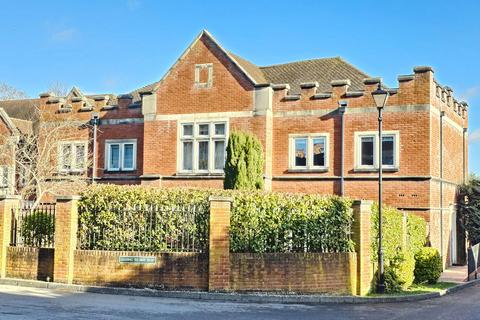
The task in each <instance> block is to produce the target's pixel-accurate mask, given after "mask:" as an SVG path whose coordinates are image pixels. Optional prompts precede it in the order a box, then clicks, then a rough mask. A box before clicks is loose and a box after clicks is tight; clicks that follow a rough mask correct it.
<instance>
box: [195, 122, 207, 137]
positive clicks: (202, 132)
mask: <svg viewBox="0 0 480 320" xmlns="http://www.w3.org/2000/svg"><path fill="white" fill-rule="evenodd" d="M208 127H209V125H208V124H200V125H198V135H200V136H208V133H209V130H208Z"/></svg>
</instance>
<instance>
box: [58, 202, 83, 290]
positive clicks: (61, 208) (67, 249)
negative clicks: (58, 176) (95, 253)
mask: <svg viewBox="0 0 480 320" xmlns="http://www.w3.org/2000/svg"><path fill="white" fill-rule="evenodd" d="M79 199H80V197H78V196H58V197H57V199H56V200H57V204H56V206H55V255H54V265H53V280H54V281H55V282H62V283H68V284H71V283H72V281H73V254H74V251H75V249H76V247H77V230H78V210H77V206H78V200H79Z"/></svg>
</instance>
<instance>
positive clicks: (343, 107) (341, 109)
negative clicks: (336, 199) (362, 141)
mask: <svg viewBox="0 0 480 320" xmlns="http://www.w3.org/2000/svg"><path fill="white" fill-rule="evenodd" d="M347 107H348V101H339V102H338V112H340V123H341V133H340V146H341V147H340V148H341V149H340V196H342V197H343V196H344V195H345V174H344V171H345V170H344V166H345V160H344V155H345V111H347Z"/></svg>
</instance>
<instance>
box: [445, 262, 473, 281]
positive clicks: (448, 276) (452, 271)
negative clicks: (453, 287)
mask: <svg viewBox="0 0 480 320" xmlns="http://www.w3.org/2000/svg"><path fill="white" fill-rule="evenodd" d="M467 277H468V266H466V265H465V266H451V267H448V268H447V269H445V271H443V272H442V275H441V276H440V279H439V280H438V281H441V282H453V283H463V282H466V281H467Z"/></svg>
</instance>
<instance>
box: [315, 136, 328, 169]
mask: <svg viewBox="0 0 480 320" xmlns="http://www.w3.org/2000/svg"><path fill="white" fill-rule="evenodd" d="M313 165H314V166H319V167H324V166H325V138H315V139H313Z"/></svg>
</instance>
